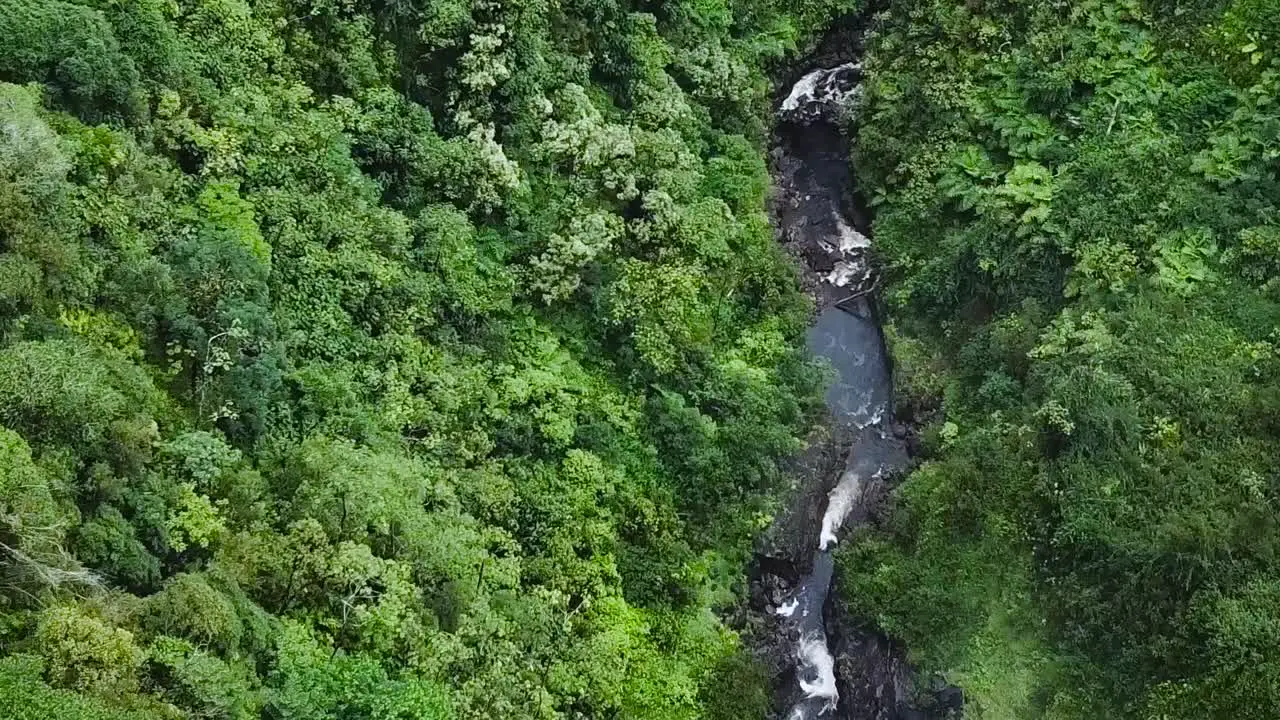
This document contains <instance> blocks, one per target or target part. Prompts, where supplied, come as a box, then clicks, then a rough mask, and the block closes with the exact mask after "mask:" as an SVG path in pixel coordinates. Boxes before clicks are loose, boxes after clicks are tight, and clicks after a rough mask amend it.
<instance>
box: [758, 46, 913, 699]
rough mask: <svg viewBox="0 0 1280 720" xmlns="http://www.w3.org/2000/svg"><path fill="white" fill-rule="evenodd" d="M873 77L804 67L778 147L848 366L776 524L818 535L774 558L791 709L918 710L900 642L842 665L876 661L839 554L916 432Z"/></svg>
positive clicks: (826, 347) (807, 267) (825, 314)
mask: <svg viewBox="0 0 1280 720" xmlns="http://www.w3.org/2000/svg"><path fill="white" fill-rule="evenodd" d="M860 83H861V68H860V67H859V66H858V65H857V64H856V63H853V62H848V63H843V64H838V65H835V66H833V67H830V68H818V69H816V70H813V71H811V72H809V73H807V74H805V75H804V76H803V77H801V78H800V79H799V80H798V81H797V82H796V83H795V85H794V86H793V87H792V88H791V90H790V92H789V93H788V94H787V96H786V97H785V98H784V99H783V100H782V102H781V103H780V106H779V112H778V126H777V130H776V132H775V143H774V148H773V151H772V153H771V163H770V164H771V168H772V174H773V187H774V193H773V198H772V203H771V204H772V211H773V212H772V215H773V220H774V223H775V226H776V228H777V230H778V234H779V236H780V240H781V241H782V242H783V243H784V245H786V246H787V248H788V249H789V250H790V251H791V252H792V253H793V254H795V255H796V256H797V257H798V258H799V260H800V261H801V263H802V265H803V270H804V277H805V281H806V285H807V286H808V288H809V290H810V292H811V293H812V295H813V296H814V298H815V301H816V303H817V306H818V310H819V313H818V315H817V318H816V320H815V322H814V324H813V326H812V327H811V328H810V330H809V332H808V337H807V342H808V346H809V349H810V350H811V351H812V352H813V353H814V354H815V355H818V356H820V357H822V358H825V359H826V360H827V362H828V363H829V364H830V365H831V367H832V369H833V370H834V379H833V382H832V384H831V385H830V386H829V388H828V390H827V394H826V405H827V409H828V416H827V421H826V425H827V427H826V434H825V435H824V440H823V441H822V442H821V443H819V444H820V445H821V446H822V447H820V448H818V449H816V450H811V453H810V455H811V457H810V459H809V461H808V462H801V463H799V464H800V465H801V466H802V467H804V468H805V470H806V472H802V473H801V475H802V476H803V477H807V481H808V483H809V485H810V487H809V488H808V492H807V494H806V491H805V489H804V488H802V489H801V491H800V492H799V493H798V494H797V498H796V500H795V504H796V506H797V507H794V508H792V510H791V511H790V512H789V513H786V514H785V516H784V517H783V518H782V519H781V520H780V522H779V528H778V529H777V531H776V532H777V534H778V535H779V536H788V534H789V536H790V537H794V538H802V539H803V540H802V542H803V543H804V544H802V545H799V546H797V545H796V544H795V543H792V544H791V546H790V548H789V549H786V550H782V551H776V552H774V553H773V555H774V556H775V557H774V558H773V559H775V560H777V559H778V557H777V556H787V555H790V556H791V557H789V558H787V557H784V558H783V559H784V561H785V562H781V563H775V564H774V565H773V567H774V568H777V567H784V568H790V569H791V571H790V572H787V571H778V570H774V571H773V572H774V574H775V575H778V576H782V575H790V577H786V578H783V579H782V580H775V581H774V585H773V587H774V592H775V597H774V599H775V600H776V602H774V603H770V604H769V606H768V612H770V613H772V615H773V622H774V624H775V627H776V634H777V636H778V637H779V638H783V641H781V642H780V643H779V649H778V650H777V652H779V653H785V654H786V656H787V658H788V660H789V662H790V663H791V664H792V667H791V668H790V671H789V672H787V673H784V676H785V677H789V678H790V682H791V687H789V688H786V687H784V688H782V697H783V698H784V699H785V700H784V707H785V714H784V715H783V716H782V717H784V718H786V720H827V719H832V718H836V717H842V718H863V717H905V715H904V714H903V713H899V712H898V711H897V708H898V706H899V705H900V704H901V703H900V702H899V701H900V700H901V698H898V697H897V696H898V695H900V694H901V690H900V689H899V686H900V685H902V684H903V683H900V682H897V679H898V675H900V674H901V673H900V672H899V670H900V669H905V667H906V666H905V662H903V661H902V660H901V657H900V654H898V653H895V652H893V650H892V648H891V647H889V644H888V642H887V640H885V641H884V642H882V643H879V644H876V643H872V644H871V645H867V644H862V645H858V644H856V643H855V644H854V645H853V646H851V647H859V648H863V650H861V651H860V652H863V653H864V654H865V652H866V651H867V649H868V648H872V646H875V648H878V649H879V650H880V651H881V652H880V658H881V659H883V660H884V662H885V663H888V666H886V667H883V668H871V669H869V672H870V673H872V674H874V673H875V672H881V673H882V674H883V675H884V679H880V680H871V681H870V682H869V683H868V682H867V678H861V679H856V678H841V677H838V673H839V672H840V666H841V665H842V664H843V665H848V666H850V667H864V666H865V665H866V660H867V658H854V659H853V660H854V662H851V663H850V662H845V663H838V662H837V657H836V656H835V655H834V654H833V652H832V637H831V636H832V631H831V630H830V629H829V628H828V624H829V623H830V622H832V615H833V613H832V610H831V607H832V603H831V602H830V600H831V598H830V597H829V596H830V594H831V590H832V583H833V575H834V559H833V556H832V553H833V552H834V550H835V548H836V547H837V545H838V544H839V542H840V539H841V537H842V536H843V535H845V534H847V533H848V531H849V530H850V529H852V528H853V527H856V526H857V525H859V524H862V523H865V522H867V521H868V519H869V516H870V513H871V509H872V507H873V504H874V503H875V502H877V501H878V498H880V497H881V496H882V495H883V487H884V484H885V481H886V480H887V479H888V478H891V477H893V476H894V475H895V474H897V473H899V472H900V471H901V470H903V469H904V468H905V467H906V466H907V464H908V456H907V450H906V444H905V442H904V441H903V440H902V439H901V437H902V435H903V433H902V431H901V429H900V428H899V429H898V432H897V433H895V432H894V428H893V427H892V426H891V423H892V420H893V412H892V381H891V372H890V363H889V359H888V356H887V351H886V349H885V343H884V338H883V334H882V333H881V330H880V325H879V321H878V318H877V316H876V312H875V306H874V303H873V299H874V289H875V280H874V278H875V274H874V272H873V271H872V266H871V262H870V257H869V253H870V249H871V240H870V238H869V237H868V235H867V232H868V227H867V218H865V217H864V216H863V215H862V214H861V213H860V212H859V209H858V207H857V206H856V205H855V204H854V203H853V201H852V199H853V196H854V178H853V177H852V173H851V170H850V163H849V144H848V135H847V130H848V128H849V127H850V126H851V124H852V122H853V118H852V116H851V114H852V113H853V112H856V107H857V102H858V99H859V97H860V95H861V86H860ZM804 482H805V480H803V479H802V484H803V483H804ZM806 504H807V506H808V507H807V508H806V507H803V506H805V505H806ZM818 507H821V512H820V515H819V513H818V512H816V508H818ZM788 525H789V526H790V527H789V529H788V527H786V526H788ZM806 525H807V527H806ZM806 545H807V547H806ZM806 555H807V557H806ZM766 574H767V573H766ZM846 644H847V643H846ZM873 662H878V660H875V659H873ZM860 680H861V681H862V682H861V683H860V682H859V681H860ZM842 686H843V687H859V686H862V687H869V686H874V689H873V690H872V691H871V692H872V694H873V695H876V696H882V695H884V692H883V690H884V687H885V686H888V687H889V690H890V694H891V695H892V697H884V698H882V700H883V702H881V703H879V705H880V706H881V707H876V708H871V707H866V708H859V707H853V705H852V703H855V702H858V699H857V698H849V697H846V698H845V699H844V702H842V701H841V691H840V690H841V687H842Z"/></svg>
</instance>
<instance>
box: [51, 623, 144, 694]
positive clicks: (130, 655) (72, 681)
mask: <svg viewBox="0 0 1280 720" xmlns="http://www.w3.org/2000/svg"><path fill="white" fill-rule="evenodd" d="M34 639H35V642H36V646H37V647H38V648H39V652H40V655H41V656H42V657H43V658H44V661H45V677H47V678H48V679H49V681H50V682H51V683H52V684H54V685H56V686H59V687H65V688H70V689H73V690H84V691H87V692H91V693H96V694H101V695H104V696H107V697H110V696H115V697H123V696H127V695H128V694H129V693H130V692H133V691H136V690H137V687H138V677H137V675H138V670H139V669H140V668H141V666H142V660H143V653H142V650H140V649H139V648H138V646H137V645H135V644H134V642H133V634H132V633H130V632H129V631H128V630H125V629H123V628H119V627H113V626H111V625H110V624H108V623H106V622H104V621H103V620H100V619H98V618H96V617H94V616H93V615H91V614H89V613H88V612H86V611H84V610H82V609H80V608H77V607H75V606H71V605H59V606H53V607H49V608H46V609H45V610H43V611H41V613H40V617H39V621H38V624H37V626H36V631H35V636H34Z"/></svg>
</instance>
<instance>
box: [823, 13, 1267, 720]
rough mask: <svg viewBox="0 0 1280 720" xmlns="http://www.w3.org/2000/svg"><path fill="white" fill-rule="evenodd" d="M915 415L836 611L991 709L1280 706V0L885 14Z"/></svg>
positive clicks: (1243, 714) (898, 351) (1197, 715)
mask: <svg viewBox="0 0 1280 720" xmlns="http://www.w3.org/2000/svg"><path fill="white" fill-rule="evenodd" d="M871 26H872V33H871V36H870V39H869V41H868V46H867V51H866V56H865V61H866V64H867V68H866V69H867V78H868V79H867V86H866V101H865V106H864V107H863V108H862V110H861V119H860V122H859V126H858V133H857V137H858V145H857V148H856V153H857V159H856V160H855V167H856V168H857V170H858V172H859V174H860V180H861V182H862V184H863V188H864V191H865V192H866V194H867V199H868V202H870V203H872V204H873V205H874V207H875V209H876V222H875V229H876V234H875V243H876V247H877V248H878V250H879V252H880V254H881V258H882V261H883V264H884V266H885V269H886V273H887V277H886V283H885V285H886V287H887V288H888V289H887V291H886V294H885V301H886V304H887V306H888V314H889V315H890V317H891V318H892V327H891V328H890V332H889V335H890V337H891V341H892V343H891V344H892V349H893V352H894V355H895V359H896V363H897V364H896V370H897V377H896V384H897V391H898V393H899V410H900V413H901V414H903V415H905V416H910V417H914V418H916V419H918V420H921V421H923V422H924V423H925V430H924V435H925V442H924V446H925V453H924V457H923V458H922V460H923V462H922V464H921V465H920V467H919V468H918V469H917V470H916V471H915V472H914V473H913V474H911V475H910V477H909V478H907V479H906V481H905V482H904V483H903V484H902V485H901V486H899V488H898V490H897V492H896V494H895V496H894V501H893V508H892V511H891V512H889V513H888V517H889V518H890V519H889V521H888V523H887V524H885V525H884V526H883V527H882V528H881V529H880V530H879V531H877V532H870V533H865V534H863V535H862V536H861V538H860V541H859V542H858V543H856V546H854V547H852V548H850V549H849V550H848V551H847V552H846V553H845V554H844V556H843V557H842V558H841V565H842V570H843V573H842V577H841V583H842V587H843V589H844V593H843V594H844V597H845V599H846V602H848V603H849V604H850V605H851V606H852V607H853V608H855V610H856V611H857V612H860V613H863V614H865V615H866V616H868V617H870V618H872V619H874V620H875V621H876V622H877V623H878V624H879V625H880V626H881V627H883V628H885V629H886V630H888V631H889V632H890V633H891V634H893V635H895V636H896V637H898V638H900V639H902V640H903V641H904V643H905V645H906V646H907V647H908V648H910V650H911V652H912V654H913V656H914V657H915V659H916V660H917V661H918V662H920V663H921V664H922V665H923V666H924V667H926V668H928V669H930V670H940V671H947V672H950V673H951V675H950V679H951V680H952V681H953V682H957V683H959V684H960V685H961V686H963V687H964V688H965V689H966V691H967V693H968V696H969V700H970V702H969V704H968V706H967V710H968V713H969V714H970V715H971V716H974V717H981V718H1038V717H1039V718H1054V719H1061V720H1076V719H1083V718H1135V719H1140V720H1195V719H1204V718H1259V719H1260V718H1274V717H1277V716H1280V652H1278V651H1277V648H1280V528H1278V527H1277V518H1278V517H1280V475H1278V471H1280V333H1278V332H1277V329H1278V328H1280V326H1278V324H1277V323H1278V322H1280V182H1277V174H1278V172H1280V162H1278V160H1280V106H1277V101H1278V99H1280V44H1278V41H1280V35H1278V33H1280V3H1276V2H1275V1H1274V0H1228V1H1226V2H1217V1H1213V0H1211V1H1209V2H1202V1H1199V0H1147V1H1143V2H1139V1H1136V0H1082V1H1080V2H1055V1H1051V0H1044V1H1039V0H1036V1H1027V2H1012V1H1008V0H968V1H967V2H953V1H952V0H891V2H889V3H888V4H887V5H886V6H885V8H884V10H883V12H881V13H880V14H878V15H877V16H876V18H875V20H874V21H872V23H871Z"/></svg>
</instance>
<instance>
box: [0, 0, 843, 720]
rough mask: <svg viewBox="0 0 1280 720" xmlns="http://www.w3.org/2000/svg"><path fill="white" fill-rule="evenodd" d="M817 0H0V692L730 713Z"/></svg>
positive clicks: (416, 711)
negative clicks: (793, 154) (780, 130)
mask: <svg viewBox="0 0 1280 720" xmlns="http://www.w3.org/2000/svg"><path fill="white" fill-rule="evenodd" d="M846 10H847V8H842V7H840V6H839V4H838V3H831V4H829V5H821V4H813V5H806V4H804V3H800V4H796V3H785V4H784V3H781V2H776V1H775V0H743V1H742V2H733V3H729V2H725V1H724V0H688V1H681V2H665V3H654V4H650V3H642V2H629V1H626V0H582V1H579V0H569V1H568V2H550V1H549V0H517V1H516V2H491V1H490V0H474V1H473V0H429V1H428V0H0V655H2V656H3V657H2V658H0V715H3V716H4V717H12V718H20V719H21V720H45V719H46V718H55V717H56V718H65V719H68V720H72V719H80V720H90V719H92V720H107V719H110V720H125V719H137V718H143V717H146V718H180V717H187V718H226V719H240V718H272V719H278V720H285V719H290V720H295V719H296V720H304V719H305V720H320V719H322V718H340V719H344V720H358V719H366V718H367V719H377V720H428V719H429V720H442V719H445V718H457V719H459V720H464V719H475V720H480V719H486V720H487V719H489V718H531V719H537V718H546V719H548V720H550V719H553V718H653V719H655V720H658V719H661V720H668V719H676V718H690V719H692V718H723V719H725V720H734V719H737V718H747V717H758V716H761V715H762V713H763V712H764V708H765V707H766V706H767V704H768V702H769V700H770V698H769V691H768V683H767V681H766V680H763V679H761V678H760V677H758V670H757V669H756V668H755V666H754V665H753V664H752V662H751V660H750V657H749V655H748V654H747V653H746V652H745V651H744V649H743V646H742V642H741V640H740V639H739V637H738V635H737V634H736V633H735V632H734V631H733V630H732V629H731V628H730V627H728V626H727V625H726V624H725V623H724V622H723V621H722V620H721V616H722V615H723V612H721V611H723V610H724V609H725V608H727V607H729V606H730V605H732V604H733V603H734V602H735V598H736V597H737V595H738V593H739V592H740V590H741V588H740V586H741V585H742V583H743V573H742V568H743V563H744V558H745V555H746V552H747V550H748V549H749V546H750V541H751V538H752V536H753V534H754V533H755V532H756V531H757V530H758V529H759V528H760V527H761V526H762V524H763V523H766V522H767V519H768V517H769V513H770V503H771V502H773V500H774V498H775V497H776V495H777V490H778V488H779V487H780V486H781V483H782V482H783V480H784V477H783V475H782V473H781V472H780V471H779V460H780V459H782V458H785V457H787V456H789V455H790V454H792V453H793V452H794V451H795V450H796V449H797V448H798V447H799V446H800V444H801V441H800V438H802V437H804V435H805V434H806V432H807V430H808V428H809V426H810V425H811V423H812V422H813V416H814V411H815V409H816V408H817V407H818V406H819V397H820V393H819V390H820V386H821V381H822V380H821V378H822V370H821V368H820V367H818V366H817V365H815V364H814V363H813V362H812V361H811V360H809V359H808V357H807V356H806V354H805V353H804V351H803V343H802V332H803V330H804V327H805V324H806V323H807V319H808V317H809V314H810V311H811V308H810V305H811V303H810V302H809V300H807V298H806V297H805V296H804V294H803V293H802V292H801V290H800V285H799V282H798V281H797V274H796V271H795V269H794V267H793V265H792V264H791V263H790V262H789V261H788V260H787V259H786V257H785V256H784V255H783V253H782V252H781V251H780V250H779V249H778V248H777V246H776V244H775V243H774V240H773V235H772V231H771V230H770V228H769V224H768V221H767V219H766V216H765V212H764V209H765V192H766V187H767V183H768V180H767V174H766V166H765V160H764V158H765V155H764V145H765V138H766V133H767V128H768V123H769V92H770V90H771V88H770V85H769V82H768V80H767V78H766V74H765V73H766V68H767V67H768V66H769V65H770V64H771V63H776V62H779V61H781V60H782V59H783V58H784V57H785V56H786V55H787V53H791V52H794V51H796V49H797V48H798V47H799V43H800V42H801V39H802V38H806V37H813V36H815V33H816V32H817V30H818V28H820V27H821V26H822V25H823V24H824V23H826V22H828V20H829V18H831V17H835V16H836V15H837V14H838V13H840V12H844V11H846ZM15 713H16V714H15Z"/></svg>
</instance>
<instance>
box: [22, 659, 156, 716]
mask: <svg viewBox="0 0 1280 720" xmlns="http://www.w3.org/2000/svg"><path fill="white" fill-rule="evenodd" d="M42 675H43V668H42V664H41V662H40V659H39V658H36V657H33V656H30V655H12V656H9V657H6V658H3V659H0V701H3V703H4V707H5V712H6V713H8V715H7V716H8V717H10V718H13V720H45V718H55V717H56V718H65V720H142V718H144V717H146V715H144V714H142V713H140V712H129V711H125V710H119V709H115V708H112V707H111V706H110V705H108V704H107V703H105V702H104V701H102V700H99V699H95V698H92V697H87V696H85V695H80V694H77V693H74V692H71V691H69V690H61V689H54V688H51V687H49V686H48V685H47V684H45V682H44V680H43V679H42Z"/></svg>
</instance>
